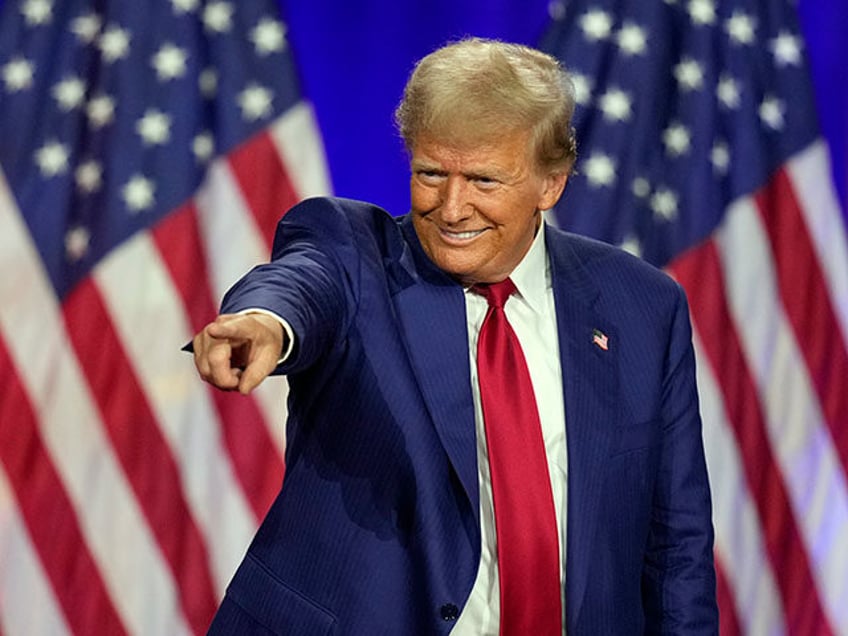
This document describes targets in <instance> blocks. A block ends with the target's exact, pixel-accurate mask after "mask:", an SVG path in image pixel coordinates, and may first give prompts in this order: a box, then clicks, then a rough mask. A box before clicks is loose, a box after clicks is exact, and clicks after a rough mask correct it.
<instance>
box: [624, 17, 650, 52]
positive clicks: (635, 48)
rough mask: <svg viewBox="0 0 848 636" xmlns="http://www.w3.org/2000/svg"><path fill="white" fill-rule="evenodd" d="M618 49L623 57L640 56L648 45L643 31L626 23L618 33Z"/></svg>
mask: <svg viewBox="0 0 848 636" xmlns="http://www.w3.org/2000/svg"><path fill="white" fill-rule="evenodd" d="M617 40H618V48H619V49H621V52H622V53H623V54H624V55H641V54H642V53H644V52H645V49H646V48H647V44H648V36H647V35H646V34H645V29H643V28H642V27H640V26H639V25H636V24H633V23H630V22H627V23H625V24H624V26H623V27H621V29H620V30H619V31H618V37H617Z"/></svg>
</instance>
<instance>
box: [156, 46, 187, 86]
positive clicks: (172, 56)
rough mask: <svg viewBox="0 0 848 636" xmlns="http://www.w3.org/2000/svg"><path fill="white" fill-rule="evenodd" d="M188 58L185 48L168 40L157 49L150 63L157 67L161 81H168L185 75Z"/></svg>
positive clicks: (157, 73)
mask: <svg viewBox="0 0 848 636" xmlns="http://www.w3.org/2000/svg"><path fill="white" fill-rule="evenodd" d="M187 58H188V54H187V53H186V51H185V49H181V48H180V47H178V46H175V45H173V44H171V43H170V42H166V43H165V44H163V45H162V46H160V47H159V50H158V51H156V54H155V55H154V56H153V57H152V58H151V60H150V64H151V65H152V66H153V68H154V69H156V76H157V77H158V78H159V81H160V82H167V81H168V80H172V79H177V78H179V77H182V76H183V75H185V72H186V59H187Z"/></svg>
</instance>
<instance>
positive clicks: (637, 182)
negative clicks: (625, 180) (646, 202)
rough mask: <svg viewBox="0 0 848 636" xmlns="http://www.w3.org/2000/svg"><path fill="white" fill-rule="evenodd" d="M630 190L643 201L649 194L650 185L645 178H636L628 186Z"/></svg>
mask: <svg viewBox="0 0 848 636" xmlns="http://www.w3.org/2000/svg"><path fill="white" fill-rule="evenodd" d="M630 190H631V191H632V192H633V194H634V196H636V197H638V198H640V199H644V198H645V197H646V196H648V195H649V194H650V193H651V184H650V182H649V181H648V180H647V179H646V178H645V177H636V178H635V179H633V183H632V184H630Z"/></svg>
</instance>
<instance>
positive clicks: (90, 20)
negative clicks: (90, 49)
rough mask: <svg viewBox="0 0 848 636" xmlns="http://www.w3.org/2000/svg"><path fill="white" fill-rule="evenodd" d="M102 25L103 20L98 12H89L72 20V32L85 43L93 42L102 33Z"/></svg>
mask: <svg viewBox="0 0 848 636" xmlns="http://www.w3.org/2000/svg"><path fill="white" fill-rule="evenodd" d="M101 26H102V22H101V20H100V17H99V16H98V15H97V14H96V13H87V14H86V15H81V16H80V17H78V18H74V20H73V21H72V22H71V32H72V33H73V34H74V35H76V36H77V39H78V40H79V41H80V42H82V43H83V44H91V43H92V42H94V41H95V40H96V39H97V36H98V35H99V34H100V27H101Z"/></svg>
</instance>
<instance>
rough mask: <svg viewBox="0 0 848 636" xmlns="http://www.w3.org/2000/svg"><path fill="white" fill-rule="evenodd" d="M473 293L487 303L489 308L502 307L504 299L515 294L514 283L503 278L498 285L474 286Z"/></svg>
mask: <svg viewBox="0 0 848 636" xmlns="http://www.w3.org/2000/svg"><path fill="white" fill-rule="evenodd" d="M474 291H476V292H477V293H478V294H480V295H481V296H483V297H484V298H485V299H486V300H487V301H489V306H490V307H503V306H504V303H506V299H507V298H509V297H510V296H511V295H512V294H513V293H514V292H515V283H513V282H512V279H511V278H505V279H504V280H502V281H501V282H499V283H491V284H485V283H484V284H480V285H474Z"/></svg>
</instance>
